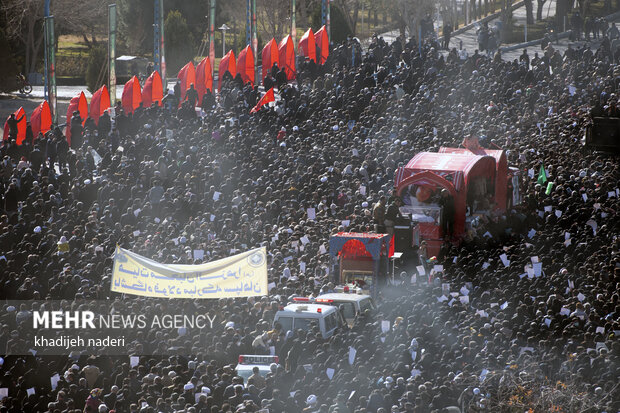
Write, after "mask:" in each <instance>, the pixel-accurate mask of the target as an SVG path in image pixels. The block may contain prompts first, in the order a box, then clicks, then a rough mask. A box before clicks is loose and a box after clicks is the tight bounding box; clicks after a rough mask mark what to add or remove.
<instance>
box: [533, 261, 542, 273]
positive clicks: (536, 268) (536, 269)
mask: <svg viewBox="0 0 620 413" xmlns="http://www.w3.org/2000/svg"><path fill="white" fill-rule="evenodd" d="M533 269H534V275H535V276H536V277H540V276H541V275H542V262H535V263H534V266H533Z"/></svg>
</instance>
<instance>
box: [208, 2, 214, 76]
mask: <svg viewBox="0 0 620 413" xmlns="http://www.w3.org/2000/svg"><path fill="white" fill-rule="evenodd" d="M210 1H211V9H210V11H209V60H211V76H213V75H214V73H215V0H210Z"/></svg>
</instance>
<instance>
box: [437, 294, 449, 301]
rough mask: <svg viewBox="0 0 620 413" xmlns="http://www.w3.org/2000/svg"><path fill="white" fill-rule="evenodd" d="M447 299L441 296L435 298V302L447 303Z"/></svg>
mask: <svg viewBox="0 0 620 413" xmlns="http://www.w3.org/2000/svg"><path fill="white" fill-rule="evenodd" d="M447 300H448V297H446V296H445V295H442V296H441V297H437V301H439V302H440V303H443V302H444V301H447Z"/></svg>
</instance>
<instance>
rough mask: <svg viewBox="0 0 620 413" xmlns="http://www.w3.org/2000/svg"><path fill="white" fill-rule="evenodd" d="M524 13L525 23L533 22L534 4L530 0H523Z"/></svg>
mask: <svg viewBox="0 0 620 413" xmlns="http://www.w3.org/2000/svg"><path fill="white" fill-rule="evenodd" d="M525 15H526V20H527V24H534V4H533V1H532V0H525Z"/></svg>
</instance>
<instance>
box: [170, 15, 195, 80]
mask: <svg viewBox="0 0 620 413" xmlns="http://www.w3.org/2000/svg"><path fill="white" fill-rule="evenodd" d="M164 28H165V29H164V30H165V33H166V63H167V65H168V69H169V71H170V73H176V72H178V71H179V69H180V68H181V67H183V66H184V65H185V64H186V63H187V62H189V61H190V60H192V59H193V58H194V52H195V50H196V45H195V44H194V36H193V35H192V34H191V33H190V32H189V28H188V26H187V21H186V20H185V18H184V17H183V16H182V15H181V12H179V11H178V10H172V11H171V12H169V13H168V15H167V16H166V20H165V21H164Z"/></svg>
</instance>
